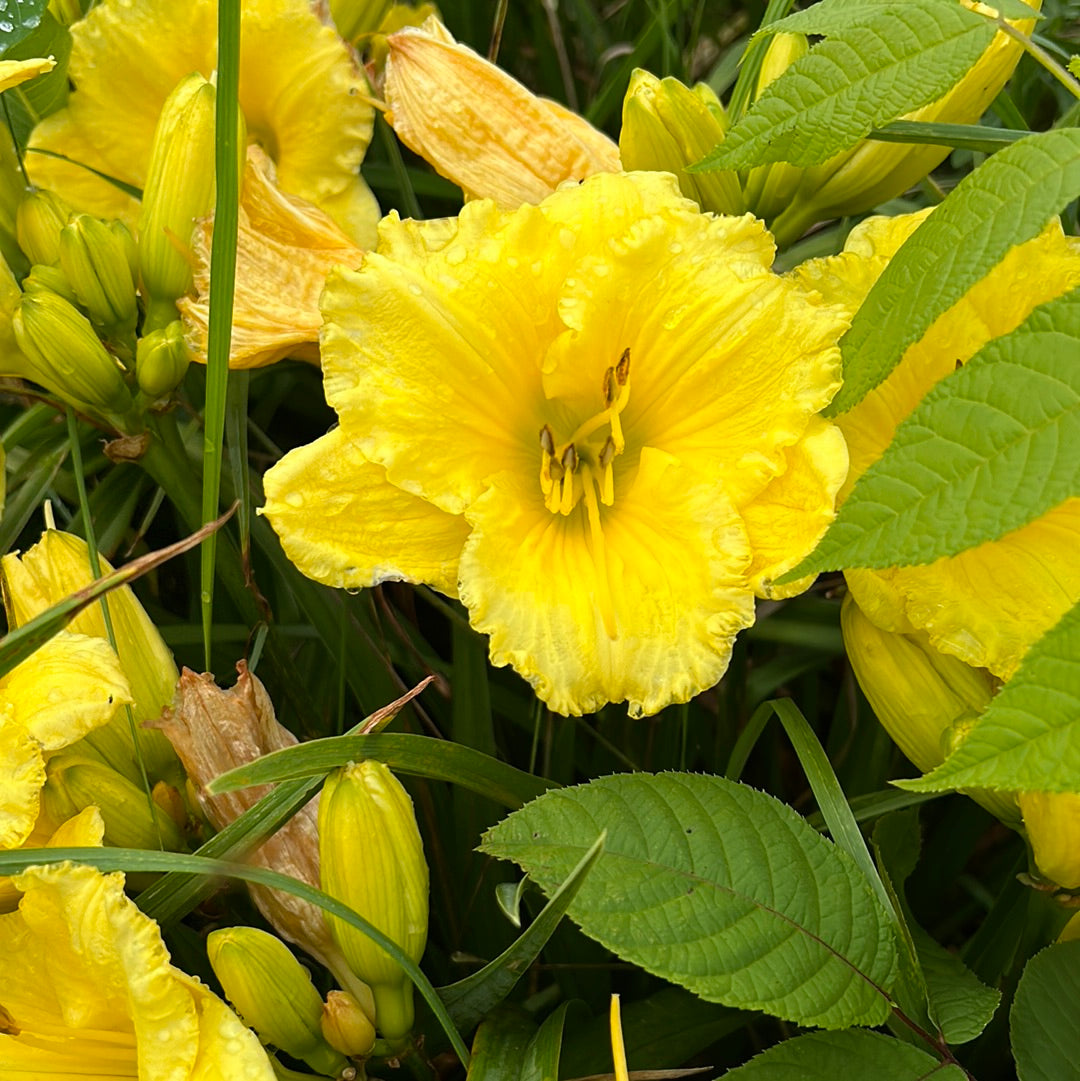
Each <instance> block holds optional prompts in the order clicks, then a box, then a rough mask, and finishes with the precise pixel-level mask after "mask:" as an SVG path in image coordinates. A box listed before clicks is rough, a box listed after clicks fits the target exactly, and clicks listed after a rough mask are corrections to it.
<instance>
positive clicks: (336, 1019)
mask: <svg viewBox="0 0 1080 1081" xmlns="http://www.w3.org/2000/svg"><path fill="white" fill-rule="evenodd" d="M320 1024H321V1025H322V1034H323V1036H324V1038H325V1039H326V1042H327V1043H328V1044H329V1045H330V1046H331V1047H333V1048H334V1049H335V1050H337V1051H340V1052H341V1053H342V1054H343V1055H348V1056H349V1058H354V1057H363V1056H364V1055H367V1054H370V1052H371V1049H372V1048H373V1047H374V1046H375V1026H374V1025H373V1024H372V1023H371V1018H370V1017H368V1015H367V1013H365V1011H364V1009H363V1007H362V1006H361V1005H360V1003H359V1002H357V1001H356V999H355V998H354V997H353V996H352V995H350V994H349V992H348V991H331V992H330V993H329V994H328V995H327V996H326V1002H325V1003H324V1004H323V1010H322V1019H321V1021H320Z"/></svg>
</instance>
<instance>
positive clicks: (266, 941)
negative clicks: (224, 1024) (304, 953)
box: [206, 927, 348, 1077]
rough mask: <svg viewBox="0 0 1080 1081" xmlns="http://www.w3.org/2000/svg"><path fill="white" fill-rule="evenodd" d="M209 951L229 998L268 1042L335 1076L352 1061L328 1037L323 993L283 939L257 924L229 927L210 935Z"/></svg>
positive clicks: (319, 1070) (217, 974) (207, 947)
mask: <svg viewBox="0 0 1080 1081" xmlns="http://www.w3.org/2000/svg"><path fill="white" fill-rule="evenodd" d="M206 952H207V955H208V956H209V958H210V964H211V966H212V967H213V969H214V975H215V976H217V978H218V979H219V980H220V981H221V986H222V988H223V989H224V991H225V996H226V998H228V1000H229V1001H230V1002H231V1003H232V1004H233V1006H234V1007H235V1008H236V1011H237V1012H238V1013H239V1014H240V1016H241V1017H242V1018H243V1019H244V1020H245V1021H246V1022H247V1023H248V1024H249V1025H250V1026H251V1027H252V1028H253V1029H254V1030H255V1031H256V1032H257V1033H258V1034H259V1038H260V1039H261V1040H262V1041H263V1043H267V1044H273V1045H274V1046H275V1047H280V1048H281V1050H282V1051H284V1052H286V1053H287V1054H289V1055H292V1056H293V1058H298V1059H302V1060H303V1061H304V1062H306V1063H307V1064H308V1065H309V1066H310V1067H311V1068H312V1069H314V1070H317V1071H318V1072H319V1073H320V1074H328V1075H329V1076H331V1077H336V1076H337V1075H338V1074H339V1073H340V1072H341V1070H342V1069H344V1067H345V1066H347V1065H348V1063H347V1062H346V1061H345V1058H344V1056H343V1055H342V1054H341V1053H340V1052H339V1051H335V1050H334V1049H333V1048H332V1047H330V1046H329V1044H328V1043H327V1041H326V1040H325V1039H324V1037H323V1034H322V1027H321V1024H320V1022H321V1018H322V1009H323V1004H322V999H321V998H320V997H319V992H318V991H316V990H315V987H314V985H313V984H312V982H311V977H310V976H309V975H308V974H307V972H306V971H305V969H304V967H303V965H301V964H300V962H299V961H298V960H297V959H296V958H295V957H294V956H293V955H292V953H291V952H290V950H289V948H288V947H287V946H286V945H285V943H284V942H282V941H281V939H279V938H275V937H274V936H273V935H271V934H267V932H266V931H260V930H258V929H257V928H255V927H226V928H223V929H222V930H220V931H214V932H212V933H211V934H210V935H209V937H208V938H207V940H206Z"/></svg>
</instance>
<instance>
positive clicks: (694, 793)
mask: <svg viewBox="0 0 1080 1081" xmlns="http://www.w3.org/2000/svg"><path fill="white" fill-rule="evenodd" d="M602 830H607V835H608V836H607V844H606V847H605V849H604V854H603V855H602V856H601V857H600V859H599V860H598V861H597V864H596V867H595V869H594V870H593V872H592V873H591V874H590V875H589V878H588V880H587V881H586V882H585V884H584V885H583V886H582V887H581V891H580V892H579V894H578V896H577V898H576V899H575V901H574V903H573V904H572V905H571V907H570V910H569V914H570V916H571V918H572V919H573V920H575V921H576V922H577V923H578V924H579V925H580V926H581V928H582V930H583V931H584V932H585V933H586V934H587V935H589V936H590V937H592V938H595V939H596V940H597V941H599V942H601V943H602V944H603V945H605V946H606V947H607V948H609V949H611V950H613V951H614V952H615V953H616V954H618V955H619V956H620V957H623V958H624V959H626V960H629V961H632V962H633V963H634V964H637V965H640V966H641V967H642V968H644V969H646V970H647V971H649V972H652V973H654V974H656V975H658V976H661V977H663V978H665V979H667V980H670V981H672V982H674V983H677V984H680V985H682V986H684V987H686V988H688V989H689V990H691V991H693V992H695V993H696V994H698V995H700V996H701V997H702V998H705V999H707V1000H709V1001H712V1002H723V1003H725V1004H727V1005H733V1006H739V1007H743V1008H747V1009H762V1010H766V1011H768V1012H770V1013H773V1014H775V1015H776V1016H779V1017H783V1018H788V1019H790V1020H793V1021H796V1022H798V1023H800V1024H808V1025H821V1026H823V1027H827V1028H842V1027H845V1026H847V1025H851V1024H859V1023H866V1024H879V1023H880V1022H881V1021H883V1020H884V1019H885V1017H887V1016H888V1013H889V1001H888V997H887V992H888V988H889V987H890V986H891V983H892V980H893V979H894V977H895V974H896V950H895V947H894V945H893V940H892V936H891V930H890V920H889V917H888V915H887V914H886V912H885V910H884V909H883V908H882V906H881V903H880V902H879V901H878V900H877V898H876V897H875V896H874V894H873V892H872V890H871V889H870V887H869V886H868V885H867V882H866V880H865V878H864V877H863V875H862V873H861V872H860V870H859V869H858V868H857V867H856V866H855V864H854V862H853V861H852V860H851V858H850V857H849V856H847V854H846V853H844V852H843V851H841V850H840V849H838V848H837V847H836V846H835V845H833V844H832V843H831V842H829V841H827V840H826V839H825V838H823V837H821V836H820V835H819V834H818V833H816V832H815V831H814V830H812V829H811V828H810V827H809V826H808V825H807V824H806V823H805V822H804V821H803V820H802V819H801V818H800V817H799V816H798V815H797V814H796V813H795V812H794V811H793V810H792V809H791V808H790V807H787V806H786V805H785V804H782V803H780V802H779V801H778V800H775V799H773V798H772V797H771V796H767V795H765V794H764V793H761V792H757V791H755V790H753V789H751V788H748V787H746V786H744V785H740V784H735V783H733V782H731V781H727V780H724V779H723V778H719V777H707V776H701V775H697V774H679V773H666V774H660V775H656V776H650V775H648V774H639V773H635V774H620V775H616V776H613V777H604V778H600V779H599V780H596V781H593V782H591V783H590V784H587V785H582V786H579V787H577V788H568V789H559V790H557V791H554V792H549V793H547V794H546V795H544V796H542V797H541V798H540V799H538V800H536V801H534V802H533V803H531V804H529V805H528V806H527V807H525V808H523V809H522V810H520V811H517V812H515V813H514V814H512V815H510V817H509V818H507V819H505V820H504V821H503V822H501V823H500V824H499V825H497V826H495V827H494V828H493V829H492V830H490V831H488V833H487V834H486V835H485V838H484V842H483V844H482V846H481V847H482V850H483V851H485V852H487V853H488V854H489V855H493V856H498V857H501V858H504V859H511V860H513V861H514V862H516V863H518V864H519V865H520V866H521V867H523V868H524V869H525V870H526V871H527V872H528V873H529V874H530V875H531V876H532V877H533V878H534V879H535V880H536V881H537V882H538V883H539V884H540V886H541V888H542V889H544V890H545V892H548V893H550V892H553V891H554V890H555V889H556V888H557V886H558V885H559V883H560V882H561V881H562V880H563V879H564V878H565V877H566V876H567V874H568V873H569V871H570V870H571V868H573V867H574V866H575V865H576V864H577V862H578V860H579V859H580V858H581V856H582V854H583V853H584V852H585V851H586V850H587V849H588V848H589V846H590V845H591V844H592V843H593V842H594V841H595V839H596V837H597V835H598V834H599V833H600V832H601V831H602Z"/></svg>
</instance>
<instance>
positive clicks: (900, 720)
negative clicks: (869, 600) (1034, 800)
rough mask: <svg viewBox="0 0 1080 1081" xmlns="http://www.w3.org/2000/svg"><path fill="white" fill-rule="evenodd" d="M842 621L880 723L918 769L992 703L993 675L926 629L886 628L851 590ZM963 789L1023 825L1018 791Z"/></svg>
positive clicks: (952, 744) (939, 755) (956, 740)
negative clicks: (946, 648) (937, 645)
mask: <svg viewBox="0 0 1080 1081" xmlns="http://www.w3.org/2000/svg"><path fill="white" fill-rule="evenodd" d="M840 626H841V629H842V630H843V634H844V646H845V648H846V649H847V654H848V659H849V660H850V661H851V667H852V670H853V671H854V672H855V678H856V679H857V680H858V681H859V686H860V687H861V688H862V691H863V694H865V695H866V698H867V701H868V702H869V703H870V706H871V708H872V709H873V711H874V713H875V714H876V715H877V718H878V720H879V721H880V722H881V724H882V727H883V728H884V729H885V730H886V731H887V732H888V733H889V735H890V736H892V738H893V740H894V741H895V742H896V745H897V746H898V747H899V748H900V750H901V751H903V752H904V754H905V755H906V756H907V757H908V758H909V759H910V760H911V761H912V762H914V763H915V765H916V766H918V767H919V769H921V770H923V771H924V772H925V771H927V770H931V769H933V768H934V767H935V766H938V765H940V764H941V763H942V762H944V761H945V758H946V757H947V756H948V755H949V754H951V753H952V751H953V750H955V749H956V747H958V746H959V745H960V743H962V742H963V740H964V739H966V738H967V735H968V733H969V732H970V730H971V725H972V723H973V721H974V720H975V718H977V717H978V715H979V714H980V713H982V711H983V710H984V709H985V708H986V707H987V705H989V703H990V699H991V698H992V697H993V695H994V690H995V688H996V681H995V680H994V677H993V676H991V675H990V673H989V672H987V671H986V670H985V669H982V668H972V667H971V665H968V664H965V663H964V662H963V661H961V660H959V659H957V658H956V657H949V656H947V655H946V654H944V653H939V652H938V651H937V650H936V649H934V647H933V646H932V645H931V644H930V640H929V638H928V637H927V635H926V634H925V633H924V632H919V633H917V634H897V633H894V632H892V631H885V630H882V629H881V628H880V627H878V626H877V625H876V624H874V623H873V622H872V621H871V620H870V619H868V618H867V616H866V615H865V614H864V613H863V611H862V609H861V608H860V607H859V606H858V604H856V602H855V599H854V597H853V596H852V595H851V594H848V596H847V597H846V598H845V600H844V605H843V608H842V609H841V614H840ZM965 792H966V794H967V795H969V796H971V797H972V799H974V800H976V801H978V802H979V803H981V804H982V805H983V806H984V807H985V808H986V809H987V810H988V811H990V813H991V814H994V815H996V816H997V817H998V818H1000V819H1001V820H1002V821H1003V822H1004V823H1005V824H1006V825H1012V826H1015V825H1017V824H1018V816H1017V811H1016V798H1015V796H1014V795H1013V794H1012V793H1009V792H991V791H988V790H985V789H971V790H965Z"/></svg>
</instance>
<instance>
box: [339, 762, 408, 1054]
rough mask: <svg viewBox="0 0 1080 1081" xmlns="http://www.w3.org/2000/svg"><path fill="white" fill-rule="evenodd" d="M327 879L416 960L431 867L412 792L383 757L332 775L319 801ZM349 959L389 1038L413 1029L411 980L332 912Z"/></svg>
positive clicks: (381, 1026) (349, 902) (385, 954)
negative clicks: (383, 762) (421, 834)
mask: <svg viewBox="0 0 1080 1081" xmlns="http://www.w3.org/2000/svg"><path fill="white" fill-rule="evenodd" d="M319 864H320V871H321V877H322V887H323V889H324V890H325V891H326V892H327V893H329V894H330V895H331V896H332V897H336V898H337V899H338V900H340V901H343V902H344V903H345V904H347V905H348V906H349V907H350V908H352V909H353V910H354V911H355V912H356V913H357V914H358V915H360V916H363V917H364V919H366V920H367V921H368V922H369V923H371V924H373V925H374V926H375V927H377V928H378V929H379V930H380V931H382V933H383V934H384V935H386V936H387V937H388V938H390V939H392V940H393V941H394V942H396V943H397V945H398V946H400V947H401V949H402V950H403V951H404V952H405V954H406V955H407V956H408V957H410V958H411V959H412V960H413V961H417V962H418V961H419V960H420V957H421V956H422V954H423V952H424V943H425V941H426V940H427V920H428V868H427V863H426V862H425V860H424V849H423V844H422V842H421V840H420V831H419V830H418V829H417V826H416V816H415V814H414V813H413V806H412V800H411V799H409V796H408V793H407V792H406V791H405V789H404V788H402V786H401V782H400V781H398V779H397V778H396V777H395V776H394V775H393V774H392V773H391V772H390V770H389V769H388V768H387V767H386V766H385V765H383V764H382V763H381V762H360V763H358V764H350V765H348V766H346V767H345V768H344V769H340V770H337V771H336V772H335V773H333V774H331V775H330V777H329V778H328V779H327V782H326V785H325V787H324V788H323V791H322V796H321V798H320V801H319ZM327 922H328V923H329V925H330V932H331V934H332V935H333V936H334V939H335V940H336V941H337V944H338V946H339V947H340V948H341V952H342V953H343V954H344V956H345V959H346V960H347V961H348V963H349V967H350V968H352V970H353V972H355V973H356V975H357V976H359V977H360V979H362V980H363V981H364V982H365V983H366V984H368V985H369V986H370V987H371V992H372V995H373V996H374V999H375V1024H376V1026H377V1028H378V1029H379V1032H380V1033H381V1034H382V1035H383V1036H384V1037H385V1038H386V1039H387V1040H389V1041H392V1042H393V1041H397V1040H400V1039H402V1038H403V1037H405V1036H407V1035H408V1033H409V1031H410V1030H411V1029H412V1023H413V1002H412V990H413V989H412V983H411V982H410V980H409V978H408V977H407V976H406V975H405V973H404V972H402V970H401V969H400V968H399V967H398V965H397V963H396V962H395V961H394V960H393V959H392V958H391V957H390V956H389V955H388V954H387V953H385V952H384V951H383V950H382V949H381V948H380V947H379V946H376V945H375V943H374V942H372V941H371V940H370V939H369V938H368V937H367V936H366V935H365V934H363V933H362V932H361V931H359V930H357V929H356V928H355V927H352V926H350V925H349V924H347V923H345V922H344V921H342V920H339V919H337V918H336V917H334V916H330V915H329V914H328V915H327Z"/></svg>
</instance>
